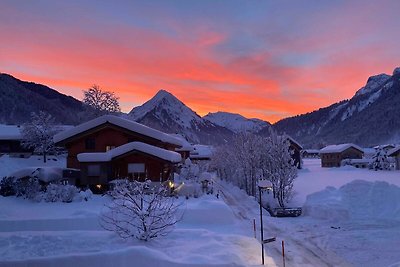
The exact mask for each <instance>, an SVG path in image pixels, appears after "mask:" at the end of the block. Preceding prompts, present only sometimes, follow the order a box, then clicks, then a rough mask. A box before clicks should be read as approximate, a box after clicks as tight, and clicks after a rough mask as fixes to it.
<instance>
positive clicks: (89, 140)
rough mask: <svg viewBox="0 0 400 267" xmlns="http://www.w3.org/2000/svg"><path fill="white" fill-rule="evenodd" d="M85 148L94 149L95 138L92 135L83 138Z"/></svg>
mask: <svg viewBox="0 0 400 267" xmlns="http://www.w3.org/2000/svg"><path fill="white" fill-rule="evenodd" d="M85 148H86V149H95V148H96V139H94V138H93V137H89V138H86V139H85Z"/></svg>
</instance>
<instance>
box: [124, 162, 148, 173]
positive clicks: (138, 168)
mask: <svg viewBox="0 0 400 267" xmlns="http://www.w3.org/2000/svg"><path fill="white" fill-rule="evenodd" d="M144 169H145V168H144V163H129V164H128V173H144Z"/></svg>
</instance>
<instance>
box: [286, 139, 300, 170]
mask: <svg viewBox="0 0 400 267" xmlns="http://www.w3.org/2000/svg"><path fill="white" fill-rule="evenodd" d="M288 140H289V144H290V145H289V149H290V150H291V151H293V154H292V159H293V162H294V166H296V167H297V168H298V169H301V168H302V166H301V164H302V160H301V150H302V149H303V147H302V146H301V145H300V143H299V142H297V141H296V140H294V139H293V138H292V137H290V136H288Z"/></svg>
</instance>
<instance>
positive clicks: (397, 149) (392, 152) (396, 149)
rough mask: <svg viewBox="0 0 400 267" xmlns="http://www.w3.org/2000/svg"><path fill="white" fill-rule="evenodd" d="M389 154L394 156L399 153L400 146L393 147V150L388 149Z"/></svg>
mask: <svg viewBox="0 0 400 267" xmlns="http://www.w3.org/2000/svg"><path fill="white" fill-rule="evenodd" d="M387 154H388V156H389V157H393V156H396V155H397V154H400V146H397V147H395V148H392V149H391V150H389V151H388V153H387Z"/></svg>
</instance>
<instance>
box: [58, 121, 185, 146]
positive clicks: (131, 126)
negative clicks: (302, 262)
mask: <svg viewBox="0 0 400 267" xmlns="http://www.w3.org/2000/svg"><path fill="white" fill-rule="evenodd" d="M105 123H110V124H112V125H115V126H119V127H121V128H124V129H126V130H128V131H132V132H136V133H139V134H142V135H145V136H149V137H151V138H154V139H156V140H159V141H161V142H164V143H169V144H173V145H177V146H181V141H180V140H179V139H177V138H175V137H173V136H171V135H169V134H166V133H163V132H160V131H158V130H156V129H153V128H150V127H147V126H145V125H143V124H140V123H137V122H134V121H131V120H127V119H123V118H121V117H117V116H113V115H104V116H101V117H99V118H96V119H93V120H90V121H88V122H85V123H82V124H79V125H78V126H76V127H74V128H72V129H70V130H66V131H63V132H61V133H59V134H56V135H55V136H54V142H55V143H58V142H61V141H64V140H66V139H68V138H71V137H74V136H76V135H79V134H81V133H83V132H86V131H88V130H90V129H93V128H95V127H98V126H100V125H102V124H105Z"/></svg>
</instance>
